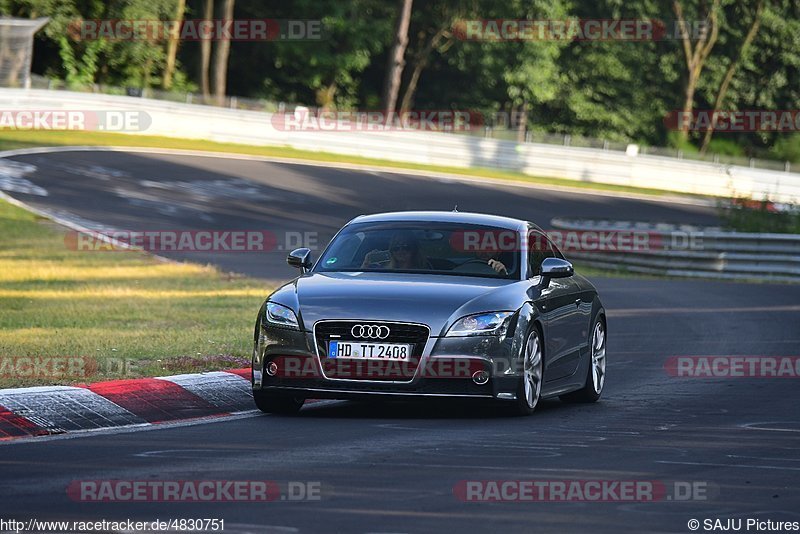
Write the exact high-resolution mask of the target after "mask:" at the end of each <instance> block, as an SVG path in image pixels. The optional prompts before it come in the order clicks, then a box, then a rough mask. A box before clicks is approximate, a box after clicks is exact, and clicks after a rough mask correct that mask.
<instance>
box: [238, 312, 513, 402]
mask: <svg viewBox="0 0 800 534" xmlns="http://www.w3.org/2000/svg"><path fill="white" fill-rule="evenodd" d="M516 344H517V341H516V336H514V334H513V332H509V333H508V334H507V335H506V336H474V337H430V338H428V340H427V342H426V343H425V347H424V349H423V351H422V354H421V356H420V358H419V360H418V361H417V362H414V363H413V364H412V371H413V372H412V373H399V374H392V372H391V369H389V370H388V372H387V369H386V368H378V367H375V366H373V365H372V364H373V363H374V362H355V363H353V362H349V364H353V367H352V368H348V369H346V371H347V372H345V373H341V372H340V373H337V375H336V376H338V377H341V376H353V378H328V377H326V375H325V374H324V373H323V372H322V362H321V359H320V356H319V354H318V352H317V348H316V345H315V342H314V334H313V333H312V332H302V331H297V330H288V329H284V328H278V327H273V326H269V325H262V327H261V331H260V335H259V338H258V343H257V346H256V349H255V351H254V356H253V389H254V390H260V391H263V392H269V393H271V394H275V395H282V394H286V395H292V396H306V397H314V398H333V399H356V398H370V397H372V398H375V397H381V398H390V397H395V398H409V397H421V398H425V397H453V398H477V399H492V398H495V399H503V400H513V399H515V398H516V387H517V384H518V376H519V374H518V372H517V367H518V366H517V365H515V363H516V362H517V361H518V359H517V354H518V350H517V346H516ZM326 363H329V362H326ZM342 363H343V364H344V362H342ZM349 364H345V365H349ZM358 365H361V366H360V367H358ZM365 370H366V371H367V373H366V374H364V372H363V371H365ZM268 371H270V372H268ZM272 371H274V372H272ZM350 371H352V374H351V375H348V374H347V373H348V372H350ZM370 371H372V372H373V374H370ZM478 372H483V373H486V376H484V378H488V380H487V381H486V382H485V383H483V384H479V383H476V381H475V380H473V375H474V374H475V373H478ZM375 373H377V374H375ZM381 373H383V374H381ZM328 374H330V373H328ZM412 374H413V377H411V378H410V379H409V378H408V377H409V376H411V375H412Z"/></svg>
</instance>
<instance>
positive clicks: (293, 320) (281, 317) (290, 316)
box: [266, 302, 300, 330]
mask: <svg viewBox="0 0 800 534" xmlns="http://www.w3.org/2000/svg"><path fill="white" fill-rule="evenodd" d="M266 316H267V322H270V323H272V324H274V325H278V326H283V327H286V328H295V329H298V330H299V329H300V325H299V324H298V323H297V316H296V315H295V314H294V312H293V311H292V310H291V309H290V308H287V307H286V306H282V305H280V304H276V303H274V302H267V313H266Z"/></svg>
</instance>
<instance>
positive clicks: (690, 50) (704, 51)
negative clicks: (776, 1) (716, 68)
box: [672, 0, 720, 141]
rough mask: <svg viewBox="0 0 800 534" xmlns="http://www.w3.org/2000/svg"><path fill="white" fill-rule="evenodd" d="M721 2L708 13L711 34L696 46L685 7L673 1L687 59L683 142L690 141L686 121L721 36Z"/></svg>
mask: <svg viewBox="0 0 800 534" xmlns="http://www.w3.org/2000/svg"><path fill="white" fill-rule="evenodd" d="M719 4H720V0H714V1H713V3H712V5H711V9H710V11H709V13H708V20H709V22H710V24H711V32H710V34H706V35H703V37H702V38H699V39H697V43H696V44H694V45H693V44H692V36H691V35H689V31H688V29H687V25H686V19H685V18H684V16H683V6H682V5H681V3H680V1H679V0H673V2H672V10H673V11H674V12H675V17H676V20H677V22H678V24H679V25H680V28H681V41H682V45H683V55H684V58H685V59H686V85H685V87H684V100H683V110H682V111H683V113H684V115H683V118H684V119H683V120H681V121H679V124H680V126H681V133H680V138H681V140H682V141H686V140H688V139H689V121H688V120H685V118H686V117H687V116H688V115H687V114H690V113H691V112H692V110H693V109H694V93H695V90H696V89H697V83H698V81H699V80H700V75H701V74H702V72H703V67H704V66H705V63H706V60H707V59H708V56H709V55H710V54H711V50H712V49H713V48H714V45H715V44H716V42H717V37H718V36H719V20H718V12H719Z"/></svg>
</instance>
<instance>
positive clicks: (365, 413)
mask: <svg viewBox="0 0 800 534" xmlns="http://www.w3.org/2000/svg"><path fill="white" fill-rule="evenodd" d="M567 408H568V406H567V405H566V404H564V403H563V402H561V401H559V400H546V401H542V402H540V403H539V406H538V407H537V408H536V415H541V414H544V413H548V412H554V411H558V410H561V409H567ZM295 417H304V418H317V419H496V418H498V417H509V418H515V417H518V416H517V415H515V414H514V413H513V411H512V410H511V409H509V408H508V407H505V406H502V405H498V404H492V403H488V402H486V401H469V400H451V399H433V400H425V401H403V400H380V401H374V400H371V401H317V402H312V403H308V404H306V405H305V406H304V407H303V409H302V410H301V411H300V413H299V414H297V415H296V416H295Z"/></svg>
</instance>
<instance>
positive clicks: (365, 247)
mask: <svg viewBox="0 0 800 534" xmlns="http://www.w3.org/2000/svg"><path fill="white" fill-rule="evenodd" d="M517 242H518V234H517V232H516V231H515V230H508V229H505V228H494V227H488V226H479V225H465V224H452V223H426V222H402V223H400V222H394V223H360V224H358V223H357V224H352V225H350V226H348V227H347V228H345V229H344V230H343V231H342V232H341V233H339V235H337V236H336V238H334V240H333V242H332V243H331V244H330V245H329V246H328V248H327V249H326V250H325V252H324V254H323V256H322V258H320V261H318V262H317V265H316V267H315V269H314V270H315V272H337V271H338V272H342V271H345V272H346V271H351V272H361V271H364V272H408V273H428V274H445V275H458V276H481V277H491V278H505V279H519V273H520V261H519V257H520V254H519V247H518V246H517V245H516V243H517Z"/></svg>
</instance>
